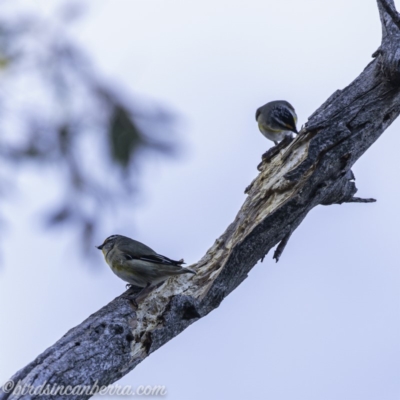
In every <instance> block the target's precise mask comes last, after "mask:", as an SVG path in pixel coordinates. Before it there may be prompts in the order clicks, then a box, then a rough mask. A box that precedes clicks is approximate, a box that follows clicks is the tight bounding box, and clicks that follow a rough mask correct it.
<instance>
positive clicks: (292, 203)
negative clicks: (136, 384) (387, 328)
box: [0, 0, 400, 400]
mask: <svg viewBox="0 0 400 400" xmlns="http://www.w3.org/2000/svg"><path fill="white" fill-rule="evenodd" d="M378 8H379V12H380V17H381V22H382V32H383V35H382V43H381V46H380V47H379V49H378V50H377V51H376V52H375V53H374V55H373V57H374V60H373V61H372V62H371V63H370V64H369V65H367V67H366V68H365V70H364V71H363V72H362V73H361V74H360V76H359V77H358V78H357V79H355V80H354V81H353V82H352V83H351V84H350V85H349V86H348V87H346V88H345V89H343V90H338V91H336V92H335V93H334V94H333V95H332V96H331V97H330V98H329V99H328V100H327V101H326V102H325V103H324V104H323V105H322V106H321V107H320V108H319V109H318V110H317V111H316V112H315V113H314V114H313V115H312V116H311V117H310V118H309V120H308V122H307V124H306V125H305V127H304V128H303V129H302V130H301V132H300V134H299V135H298V136H297V137H296V138H295V139H294V140H293V141H292V142H290V143H285V145H281V146H280V147H279V148H278V149H277V150H278V151H275V152H272V153H270V155H269V157H265V158H264V159H263V161H262V163H261V164H260V166H259V169H260V173H259V175H258V176H257V177H256V179H255V180H254V181H253V182H252V183H251V184H250V185H249V187H248V188H247V189H246V193H247V194H248V197H247V199H246V201H245V202H244V204H243V206H242V208H241V209H240V211H239V212H238V214H237V216H236V218H235V220H234V221H233V223H232V224H231V225H230V226H229V227H228V228H227V230H226V231H225V233H224V234H223V235H222V236H221V237H220V238H219V239H217V240H216V241H215V243H214V245H213V246H212V247H211V248H210V249H209V250H208V252H207V253H206V254H205V256H204V257H203V258H202V259H201V260H200V261H199V262H198V263H197V264H195V265H192V266H191V268H193V269H195V270H196V271H197V275H196V276H193V277H192V276H191V277H189V278H188V277H186V276H181V277H179V278H176V279H171V280H170V281H168V282H166V283H165V284H164V285H162V286H161V287H160V288H158V289H156V290H154V291H153V292H152V293H151V294H150V295H149V296H148V297H147V298H146V299H145V301H144V302H143V303H141V304H140V305H139V308H138V309H136V308H135V307H134V306H132V305H131V304H130V302H129V300H127V299H124V298H122V297H118V298H116V299H115V300H113V301H112V302H111V303H109V304H108V305H106V306H105V307H104V308H102V309H101V310H99V311H98V312H96V313H95V314H93V315H91V316H90V317H89V318H88V319H87V320H86V321H84V322H83V323H81V324H80V325H79V326H77V327H75V328H73V329H71V330H70V331H69V332H67V333H66V334H65V335H64V336H63V337H62V338H61V339H60V340H59V341H58V342H57V343H55V344H54V345H53V346H51V347H50V348H48V349H47V350H46V351H45V352H44V353H43V354H41V355H40V356H38V357H37V358H36V359H35V360H34V361H33V362H32V363H30V364H29V365H27V366H26V367H25V368H23V369H21V370H20V371H19V372H17V373H16V374H15V375H14V376H13V377H12V379H13V380H14V381H19V380H21V381H22V382H23V383H27V384H30V385H32V386H38V385H41V384H43V383H44V382H47V383H49V384H51V385H53V384H54V383H57V384H60V385H64V386H66V385H72V386H74V385H78V384H79V385H91V384H93V383H94V382H96V381H97V382H98V384H99V385H108V384H111V383H113V382H115V381H116V380H118V379H119V378H121V377H122V376H124V375H125V374H127V373H128V372H129V371H131V370H132V369H133V368H135V366H136V365H137V364H139V363H140V362H142V361H143V360H144V359H145V358H146V357H147V356H148V355H149V354H150V353H152V352H153V351H155V350H157V349H158V348H159V347H160V346H162V345H163V344H165V343H166V342H167V341H169V340H170V339H172V338H173V337H174V336H176V335H178V334H179V333H180V332H182V331H183V330H184V329H186V328H187V327H188V326H189V325H191V324H192V323H193V322H195V321H196V320H198V319H199V318H202V317H204V316H206V315H207V314H208V313H209V312H210V311H212V310H213V309H215V308H216V307H218V306H219V304H220V303H221V301H222V300H223V299H224V298H225V297H226V296H227V295H228V294H229V293H230V292H232V291H233V290H234V289H235V288H236V287H237V286H238V285H239V284H240V283H241V282H242V281H243V280H244V279H245V278H246V277H247V274H248V272H249V271H250V269H251V268H253V266H254V265H255V264H256V263H257V262H258V261H259V260H260V259H263V258H264V257H265V256H266V254H267V253H268V252H269V250H270V249H271V248H272V247H274V246H275V245H276V244H279V245H278V247H277V250H276V251H275V255H274V258H275V259H276V260H277V261H278V260H279V257H280V256H281V255H282V252H283V250H284V248H285V246H286V245H287V243H288V240H289V238H290V236H291V234H292V233H293V231H294V230H295V229H296V228H297V227H298V226H299V224H300V223H301V222H302V220H303V219H304V218H305V217H306V215H307V213H308V212H309V211H310V210H311V209H312V208H314V207H315V206H317V205H331V204H342V203H350V202H370V201H374V200H373V199H360V198H357V197H354V194H355V193H356V191H357V189H356V186H355V183H354V175H353V173H352V171H351V167H352V165H353V164H354V163H355V161H356V160H357V159H358V158H359V157H361V155H362V154H363V153H364V152H365V151H366V150H367V149H368V148H369V147H370V146H371V145H372V144H373V143H374V142H375V140H376V139H378V137H379V136H380V135H381V134H382V133H383V132H384V130H385V129H386V128H387V127H388V126H389V125H390V124H391V123H392V122H393V120H394V119H395V118H396V117H397V116H398V114H399V112H400V86H399V83H400V70H399V65H400V64H399V60H400V47H399V43H400V41H399V39H400V16H399V14H398V13H397V12H396V10H395V8H394V3H393V1H392V0H378ZM22 397H27V396H18V395H10V394H8V393H5V392H1V391H0V399H1V400H5V399H16V398H22ZM55 397H57V398H59V397H60V396H55ZM86 397H87V396H69V398H70V399H78V398H86Z"/></svg>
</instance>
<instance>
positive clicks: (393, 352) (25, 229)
mask: <svg viewBox="0 0 400 400" xmlns="http://www.w3.org/2000/svg"><path fill="white" fill-rule="evenodd" d="M47 3H48V2H46V1H33V0H32V1H28V0H27V1H26V2H25V4H26V7H31V8H35V9H36V10H37V12H43V13H44V14H51V10H49V9H46V7H47V5H46V4H47ZM39 5H40V7H41V8H40V7H39ZM88 5H89V7H88V10H87V14H86V16H85V17H84V18H82V19H81V20H80V21H79V23H77V24H75V25H74V27H73V28H72V29H71V32H70V34H71V36H72V37H73V38H74V39H75V40H77V41H78V42H79V43H80V45H81V46H82V47H84V48H85V49H86V50H87V51H88V52H89V54H90V55H91V57H92V58H93V62H94V64H95V65H96V66H97V67H98V69H99V70H100V71H101V73H102V74H103V75H104V76H105V77H107V78H108V79H109V81H110V83H112V84H115V85H116V86H117V87H119V88H120V89H121V90H124V91H126V92H128V93H129V92H132V93H134V95H135V99H138V100H140V98H144V99H154V100H156V101H157V102H158V103H159V104H162V105H164V106H166V107H169V108H170V109H171V110H173V111H174V112H175V113H177V114H178V115H179V116H180V118H181V123H180V125H179V127H180V139H181V142H182V145H181V149H182V150H181V155H180V157H179V158H177V159H175V160H170V161H162V160H158V159H151V160H149V163H148V165H147V167H145V168H144V169H143V170H142V179H141V183H142V192H141V194H140V198H139V201H137V202H136V203H134V204H133V205H132V207H127V208H126V210H125V212H126V213H128V214H129V217H133V218H131V220H133V221H134V224H132V225H128V224H127V223H126V222H125V220H126V218H122V217H121V218H120V219H116V220H115V221H114V223H112V224H111V223H110V227H109V229H110V232H109V234H113V233H122V234H126V235H128V236H130V237H134V238H135V239H137V240H139V241H142V242H144V243H146V244H148V245H149V246H150V247H152V248H154V249H155V250H156V251H157V252H159V253H161V254H164V255H166V256H169V257H171V258H178V259H179V258H181V257H182V258H184V259H185V261H186V262H187V263H188V265H189V264H190V263H193V262H196V261H197V260H198V259H199V258H200V257H201V256H202V255H203V254H204V253H205V252H206V251H207V249H208V248H209V247H210V246H211V245H212V244H213V242H214V240H215V239H216V238H217V237H218V236H220V234H222V233H223V231H224V230H225V229H226V227H227V226H228V225H229V223H230V222H232V220H233V219H234V217H235V215H236V213H237V211H238V210H239V207H240V206H241V204H242V203H243V201H244V200H245V195H244V193H243V192H244V189H245V187H246V186H247V185H248V184H249V183H250V182H251V180H252V179H253V178H254V177H255V176H256V175H257V170H256V166H257V164H258V163H259V161H260V157H261V154H262V153H263V152H264V151H265V150H266V149H267V148H269V147H270V146H271V144H272V143H271V142H269V141H267V140H266V139H265V138H264V137H263V136H262V135H261V134H260V132H259V131H258V129H257V126H256V122H255V119H254V114H255V110H256V108H257V107H259V106H260V105H262V104H264V103H266V102H268V101H271V100H276V99H286V100H288V101H289V102H290V103H292V104H293V105H294V107H295V109H296V111H297V114H298V116H299V125H302V124H304V123H305V122H306V121H307V118H308V116H309V115H311V114H312V113H313V112H314V111H315V109H316V108H317V107H318V106H319V105H320V104H321V103H322V102H324V101H325V100H326V99H327V98H328V97H329V96H330V95H331V94H332V93H333V92H334V91H335V90H337V89H342V88H344V87H345V86H347V85H348V84H349V83H350V82H351V81H352V80H353V79H354V78H356V77H357V76H358V74H359V73H360V72H361V71H362V69H363V68H364V67H365V66H366V65H367V63H368V62H369V61H370V60H371V54H372V53H373V52H374V51H375V50H376V49H377V47H378V46H379V43H380V39H381V29H380V22H379V16H378V11H377V7H376V2H375V1H373V0H368V1H366V0H325V1H317V0H281V1H279V2H277V1H272V0H247V1H235V0H230V1H227V0H223V1H222V0H219V1H218V0H202V1H197V2H193V1H191V2H190V1H185V2H184V1H172V0H140V1H139V0H119V1H112V0H92V1H89V2H88ZM399 129H400V125H399V123H398V122H395V123H394V124H393V125H392V126H391V127H390V128H389V129H388V130H387V131H386V132H385V133H384V134H383V136H382V137H381V138H380V139H379V140H378V142H377V143H375V144H374V145H373V146H372V148H371V149H370V150H368V152H367V153H366V154H365V155H364V156H363V157H362V158H361V159H360V161H359V162H358V163H357V164H356V165H355V166H354V168H353V171H354V173H355V175H356V179H357V180H356V183H357V187H358V188H359V192H358V195H359V196H361V197H375V198H377V199H378V202H377V203H375V204H348V205H342V206H330V207H322V206H320V207H317V208H316V209H314V210H313V211H312V212H311V213H310V214H309V215H308V217H307V218H306V219H305V220H304V222H303V223H302V224H301V226H300V227H299V228H298V229H297V230H296V232H295V233H294V234H293V236H292V238H291V240H290V242H289V244H288V246H287V248H286V250H285V253H284V254H283V256H282V258H281V260H280V261H279V263H278V264H275V262H273V260H272V258H271V257H272V255H271V254H270V255H269V256H268V257H267V258H266V259H265V260H264V263H262V264H258V265H256V266H255V267H254V269H253V270H252V271H251V273H250V275H249V277H248V279H246V280H245V281H244V282H243V284H242V285H240V287H238V288H237V289H236V290H235V291H234V292H233V293H232V294H231V295H230V296H229V297H228V298H226V299H225V300H224V301H223V303H222V304H221V306H220V307H219V308H218V309H217V310H215V311H214V312H212V313H211V314H210V315H208V316H207V317H205V318H204V319H202V320H200V321H198V322H196V323H195V324H193V325H192V326H190V327H189V328H188V329H187V330H186V331H185V332H183V333H182V334H180V335H179V336H178V337H176V338H175V339H173V340H172V341H170V342H169V343H168V344H166V345H165V346H163V347H162V348H161V349H159V350H157V351H156V352H155V353H154V354H152V355H151V356H150V357H149V358H148V359H146V360H145V361H144V362H143V363H142V364H140V365H139V366H138V367H137V368H136V369H135V370H134V371H132V372H131V373H130V374H128V375H127V376H125V377H124V378H123V379H121V381H120V382H119V383H120V384H123V385H132V386H137V385H142V384H143V385H147V384H159V385H165V386H166V388H167V390H168V398H169V399H173V400H187V399H191V400H204V399H210V400H214V399H222V398H223V399H232V400H237V399H254V400H258V399H260V400H261V399H273V400H292V399H297V400H321V399H323V400H338V399H340V400H358V399H360V400H361V399H362V400H398V399H399V398H400V379H399V378H400V342H399V337H400V295H399V287H400V272H399V260H398V259H399V256H398V248H399V226H400V215H399V211H398V210H399V206H398V205H399V202H400V189H399V187H400V186H399V184H398V182H399V181H400V169H399V167H398V158H399V157H398V149H399V146H400V137H399ZM161 134H162V132H161ZM18 179H19V187H20V193H19V194H15V195H14V199H13V204H8V205H6V206H4V205H3V208H4V207H6V212H7V213H8V215H9V216H10V218H12V228H10V229H9V230H8V231H7V234H6V235H5V237H4V240H3V243H2V248H3V265H2V267H1V269H0V303H1V304H2V306H1V307H0V318H1V321H2V329H1V330H0V346H1V356H0V381H2V382H4V381H6V380H7V379H8V378H9V377H10V376H11V375H12V374H13V373H15V372H16V371H17V370H18V369H19V368H21V367H23V366H24V365H26V364H27V363H28V362H30V361H32V360H33V359H34V358H35V357H36V356H37V355H38V354H39V353H41V352H42V351H44V350H45V349H46V348H47V347H49V346H50V345H52V344H53V343H54V342H55V341H56V340H58V339H59V338H60V337H61V336H62V335H63V334H64V333H66V331H67V330H69V329H70V328H72V327H73V326H75V325H77V324H79V323H80V322H82V320H83V319H85V318H86V317H87V316H89V314H91V313H93V312H95V311H96V310H98V309H99V308H100V307H102V306H103V305H105V304H107V303H108V302H109V301H111V300H112V299H113V298H114V297H116V296H117V295H119V294H120V293H121V292H122V291H123V290H124V288H125V284H124V282H122V281H121V280H119V279H118V278H117V277H116V276H114V275H113V274H112V273H111V271H110V270H109V267H108V266H107V265H106V264H105V262H104V260H103V258H102V256H101V254H100V252H99V254H98V255H97V263H98V265H99V267H98V268H93V266H92V265H90V262H89V261H88V260H85V259H83V258H80V257H79V251H77V250H74V244H75V243H76V241H75V239H74V238H73V237H72V236H71V233H70V232H64V231H59V230H53V231H43V229H41V227H40V224H39V223H38V219H37V218H36V217H33V215H34V213H35V211H37V210H38V209H40V207H41V206H42V205H43V193H45V192H46V197H47V196H50V197H51V196H52V195H53V194H54V195H55V193H56V192H57V191H56V189H57V182H56V181H55V180H54V179H53V178H52V177H51V176H49V177H48V180H45V179H43V176H42V177H40V179H39V177H38V176H37V175H35V171H32V172H30V173H29V172H27V173H24V174H23V175H21V176H19V178H18ZM43 182H45V184H44V183H43ZM128 214H127V215H128ZM103 239H104V237H98V241H99V243H101V242H102V241H103Z"/></svg>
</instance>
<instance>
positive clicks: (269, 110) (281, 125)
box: [256, 100, 297, 145]
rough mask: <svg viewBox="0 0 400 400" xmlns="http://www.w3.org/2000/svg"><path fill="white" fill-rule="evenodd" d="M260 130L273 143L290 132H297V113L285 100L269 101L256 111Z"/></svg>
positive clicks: (276, 142)
mask: <svg viewBox="0 0 400 400" xmlns="http://www.w3.org/2000/svg"><path fill="white" fill-rule="evenodd" d="M256 121H257V122H258V128H259V129H260V132H261V133H262V134H263V135H264V136H265V137H266V138H267V139H269V140H272V141H273V142H274V143H275V145H277V144H278V142H279V141H281V140H282V139H283V138H284V137H285V136H287V135H291V133H290V132H294V133H297V129H296V122H297V115H296V112H295V111H294V108H293V106H292V105H291V104H290V103H288V102H287V101H285V100H276V101H271V102H269V103H267V104H265V105H263V106H262V107H260V108H259V109H258V110H257V111H256Z"/></svg>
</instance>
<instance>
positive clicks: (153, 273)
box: [96, 235, 196, 306]
mask: <svg viewBox="0 0 400 400" xmlns="http://www.w3.org/2000/svg"><path fill="white" fill-rule="evenodd" d="M96 248H98V249H99V250H101V251H102V252H103V255H104V258H105V260H106V262H107V264H108V265H109V266H110V268H111V270H112V271H113V272H114V274H115V275H117V276H118V277H119V278H121V279H122V280H124V281H125V282H128V285H127V286H129V287H130V288H131V289H132V288H133V287H135V286H136V287H139V288H142V290H141V291H140V292H139V293H138V294H137V295H136V296H134V297H131V296H128V297H129V298H130V299H131V300H132V301H133V303H134V304H135V305H136V306H137V302H136V300H137V299H139V298H140V297H143V296H144V294H145V293H147V292H150V291H151V290H152V289H153V288H154V287H155V286H157V285H159V284H160V283H162V282H164V281H165V280H167V279H168V278H169V277H171V276H175V275H181V274H194V275H195V274H196V272H195V271H193V270H191V269H189V268H185V267H182V264H184V261H183V259H182V260H179V261H175V260H171V259H170V258H168V257H165V256H162V255H160V254H158V253H156V252H155V251H154V250H153V249H151V248H150V247H148V246H146V245H145V244H143V243H140V242H138V241H137V240H133V239H131V238H129V237H127V236H122V235H111V236H109V237H108V238H107V239H105V240H104V242H103V244H101V245H100V246H96Z"/></svg>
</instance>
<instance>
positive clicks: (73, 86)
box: [0, 0, 175, 249]
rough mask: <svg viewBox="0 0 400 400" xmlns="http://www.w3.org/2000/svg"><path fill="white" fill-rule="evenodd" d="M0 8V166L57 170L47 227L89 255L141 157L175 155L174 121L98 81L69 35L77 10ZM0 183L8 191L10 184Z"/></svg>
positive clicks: (129, 190) (132, 182)
mask: <svg viewBox="0 0 400 400" xmlns="http://www.w3.org/2000/svg"><path fill="white" fill-rule="evenodd" d="M0 1H3V3H0V163H1V164H2V165H3V166H4V167H5V168H7V167H8V168H9V169H10V170H12V171H13V173H17V172H16V171H17V169H20V168H15V166H18V167H20V166H21V167H22V168H25V167H29V168H31V170H34V168H32V164H36V165H38V166H39V167H40V168H36V170H37V171H38V173H41V171H43V168H49V169H50V170H51V171H52V172H54V173H55V174H56V175H57V176H58V177H59V178H57V180H58V182H59V183H61V184H59V185H58V186H59V188H58V190H60V191H62V194H61V196H60V198H61V199H62V200H61V201H60V203H59V204H57V205H56V206H55V207H54V209H53V211H52V212H50V213H47V215H46V220H47V223H48V225H50V226H54V225H56V226H60V225H65V224H70V225H72V226H73V228H74V229H75V231H77V232H78V233H79V235H80V237H79V239H80V240H79V241H80V242H81V243H82V244H83V246H84V248H85V249H88V248H89V246H91V245H92V244H93V236H94V233H95V232H96V231H97V230H98V229H99V228H100V227H101V225H102V223H103V219H104V218H105V217H106V216H107V215H109V214H110V212H112V210H113V208H115V207H116V206H117V205H118V202H119V201H121V199H125V200H126V198H127V196H132V195H134V193H135V191H134V190H133V189H137V174H138V168H136V167H137V166H138V164H139V163H140V164H143V163H144V162H145V160H146V158H145V157H139V156H140V155H141V154H142V153H143V152H145V151H155V152H158V153H162V154H166V153H171V152H173V150H174V149H175V143H174V140H173V137H174V135H173V131H172V126H173V122H174V121H173V118H172V116H171V115H170V114H169V113H167V112H165V111H164V110H162V109H155V108H154V107H153V108H151V109H150V108H149V107H143V106H140V105H139V104H138V103H137V102H135V103H134V102H133V101H131V100H127V97H128V96H127V95H126V94H124V95H123V94H122V93H117V91H116V90H114V89H113V88H112V87H111V85H109V84H108V83H107V82H106V81H105V79H103V78H101V77H99V75H98V74H97V73H96V71H95V70H94V68H93V66H92V65H91V64H90V62H89V61H88V58H87V57H86V56H85V54H83V52H82V50H80V49H79V48H78V47H77V46H76V45H75V44H74V43H72V41H71V40H70V39H69V38H68V35H67V33H66V31H67V30H66V29H65V28H66V26H67V25H70V24H71V23H73V20H74V19H75V18H76V17H77V16H78V15H79V11H80V10H79V7H76V5H75V6H70V7H64V8H63V9H62V12H60V13H59V14H58V16H53V17H52V18H47V19H45V18H43V17H42V16H40V15H38V14H37V13H27V12H26V11H24V12H23V13H21V10H23V7H16V4H15V3H14V7H13V6H12V2H11V4H10V2H4V0H0ZM10 5H11V7H10ZM74 7H75V8H74ZM160 132H162V136H161V135H160V134H159V133H160ZM1 179H2V178H1V176H0V189H2V190H4V187H5V186H6V185H7V184H10V181H9V180H8V181H7V179H5V178H4V181H2V180H1ZM40 195H41V196H42V197H43V200H44V202H45V200H46V193H41V194H40ZM3 200H4V197H3ZM47 207H48V205H47Z"/></svg>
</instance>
